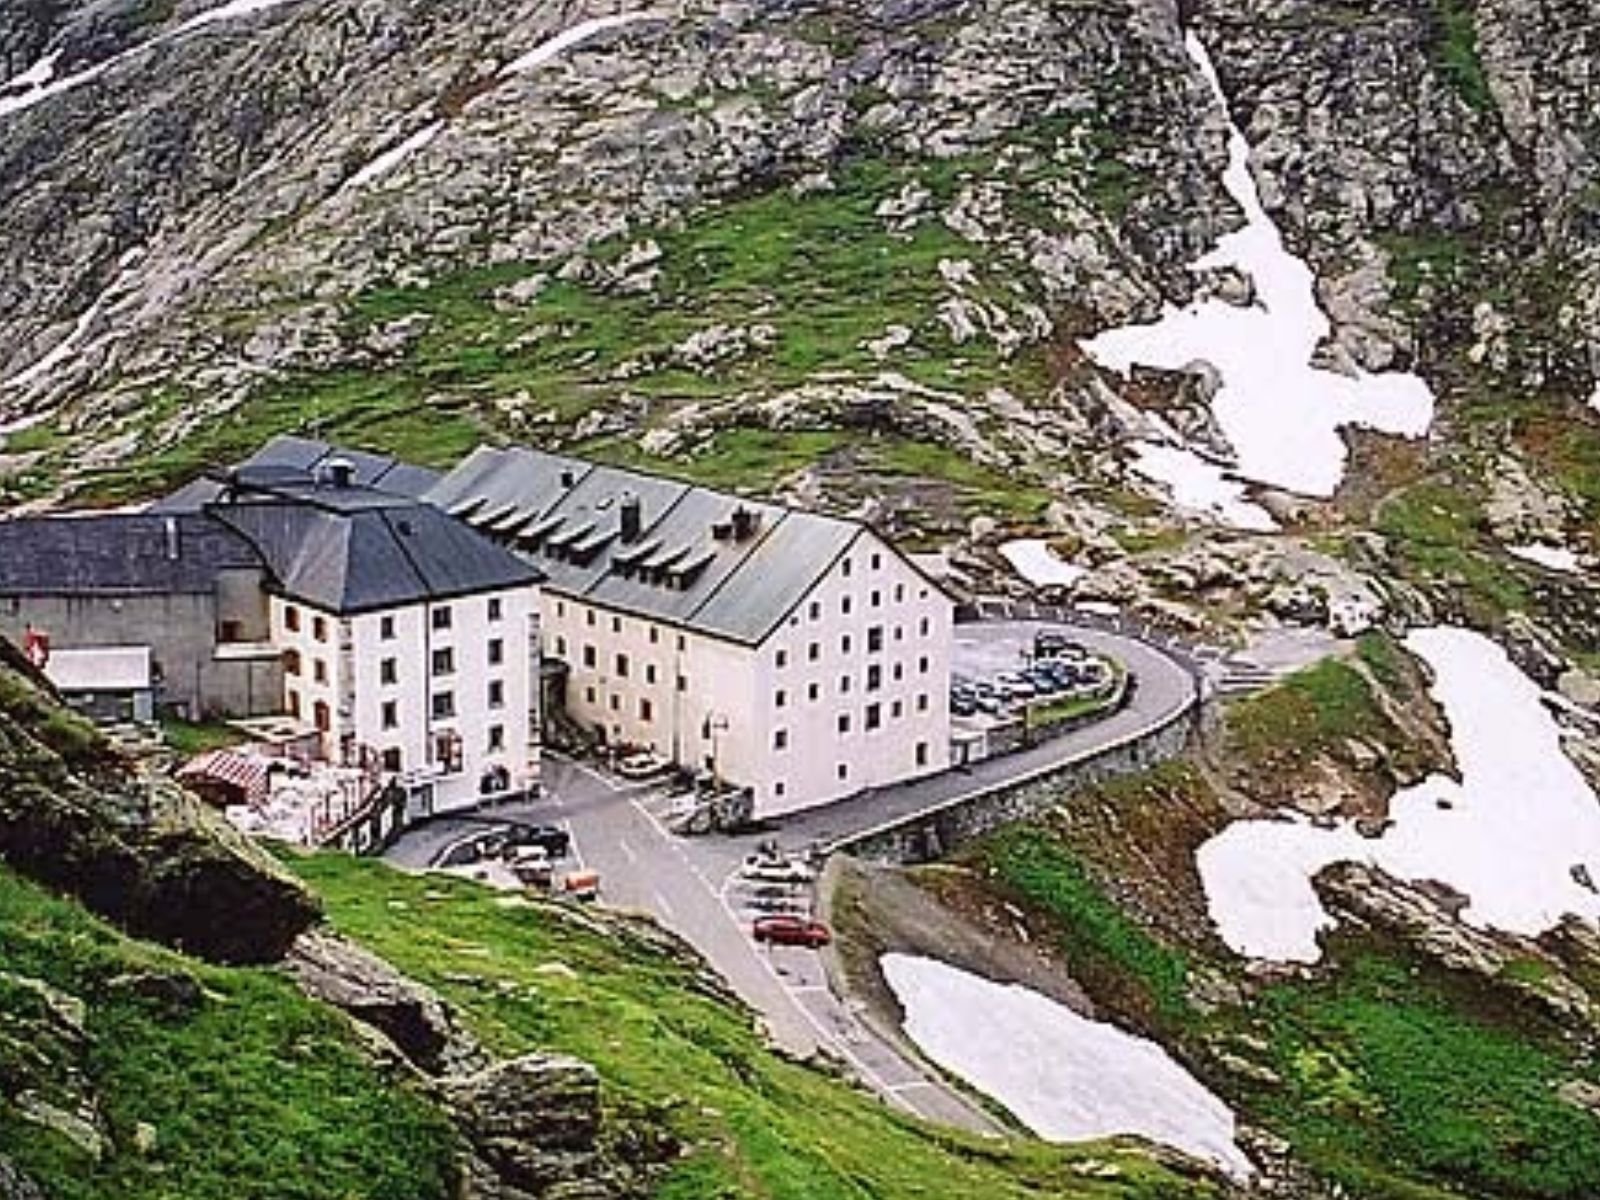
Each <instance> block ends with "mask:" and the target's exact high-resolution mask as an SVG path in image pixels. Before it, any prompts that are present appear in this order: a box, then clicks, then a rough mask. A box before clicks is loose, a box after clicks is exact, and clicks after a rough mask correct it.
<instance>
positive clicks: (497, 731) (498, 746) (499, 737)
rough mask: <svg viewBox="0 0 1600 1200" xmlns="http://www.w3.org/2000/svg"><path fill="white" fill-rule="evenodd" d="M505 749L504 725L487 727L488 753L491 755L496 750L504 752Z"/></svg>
mask: <svg viewBox="0 0 1600 1200" xmlns="http://www.w3.org/2000/svg"><path fill="white" fill-rule="evenodd" d="M505 748H506V727H505V726H504V725H491V726H489V742H488V749H489V752H490V753H491V754H493V753H494V752H495V751H496V750H504V749H505Z"/></svg>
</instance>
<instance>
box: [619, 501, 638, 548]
mask: <svg viewBox="0 0 1600 1200" xmlns="http://www.w3.org/2000/svg"><path fill="white" fill-rule="evenodd" d="M617 515H618V517H619V518H620V519H621V521H622V540H623V541H624V542H636V541H638V540H639V535H640V534H641V533H643V532H644V507H643V506H642V505H641V504H640V503H639V497H638V496H636V495H634V494H633V493H632V492H623V493H622V504H621V507H620V508H619V509H618V513H617Z"/></svg>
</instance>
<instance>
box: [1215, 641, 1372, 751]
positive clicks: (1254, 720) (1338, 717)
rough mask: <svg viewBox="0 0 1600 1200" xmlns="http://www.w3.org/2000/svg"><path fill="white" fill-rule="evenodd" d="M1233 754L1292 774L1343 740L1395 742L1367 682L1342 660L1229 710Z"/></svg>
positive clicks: (1292, 678)
mask: <svg viewBox="0 0 1600 1200" xmlns="http://www.w3.org/2000/svg"><path fill="white" fill-rule="evenodd" d="M1227 723H1228V747H1229V752H1230V753H1231V754H1233V755H1237V756H1238V758H1239V759H1240V760H1241V761H1242V762H1243V763H1245V764H1248V765H1250V766H1253V767H1258V768H1268V769H1282V770H1290V769H1293V768H1296V767H1299V766H1302V765H1304V764H1305V763H1307V762H1309V761H1310V760H1311V759H1313V758H1315V757H1316V756H1317V755H1319V754H1322V753H1324V752H1326V751H1328V750H1329V749H1330V748H1332V747H1333V746H1334V745H1335V744H1336V743H1337V742H1339V741H1340V740H1342V739H1344V738H1364V739H1368V740H1371V741H1378V742H1392V741H1394V740H1395V736H1394V735H1395V731H1394V730H1393V728H1392V726H1391V725H1390V724H1389V722H1388V720H1387V719H1386V718H1385V717H1384V716H1383V714H1382V712H1381V711H1380V710H1379V708H1378V706H1377V701H1376V700H1375V698H1374V697H1373V694H1372V687H1371V685H1370V684H1369V683H1368V682H1367V680H1366V679H1365V678H1364V677H1363V676H1362V675H1361V673H1360V672H1359V671H1357V670H1356V669H1355V668H1354V667H1351V666H1350V665H1349V664H1347V663H1343V662H1340V661H1338V660H1337V659H1331V658H1330V659H1324V660H1323V661H1322V662H1319V663H1316V664H1314V665H1313V666H1310V667H1307V668H1305V669H1304V670H1301V671H1297V672H1295V673H1294V674H1293V675H1290V676H1289V677H1288V678H1287V679H1285V680H1284V681H1283V682H1282V683H1280V684H1278V685H1277V686H1276V687H1272V688H1269V689H1268V690H1266V691H1264V692H1261V693H1259V694H1258V695H1255V696H1251V697H1249V698H1247V699H1244V700H1240V701H1238V702H1237V703H1236V704H1234V705H1233V706H1232V707H1231V708H1229V710H1228V714H1227Z"/></svg>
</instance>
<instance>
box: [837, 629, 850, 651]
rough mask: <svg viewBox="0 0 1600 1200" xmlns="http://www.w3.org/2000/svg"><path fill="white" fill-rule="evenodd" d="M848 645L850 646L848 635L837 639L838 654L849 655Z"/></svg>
mask: <svg viewBox="0 0 1600 1200" xmlns="http://www.w3.org/2000/svg"><path fill="white" fill-rule="evenodd" d="M850 645H851V642H850V635H849V634H848V633H847V634H845V635H844V636H843V637H842V638H840V639H839V653H840V654H849V653H850Z"/></svg>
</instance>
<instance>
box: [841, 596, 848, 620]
mask: <svg viewBox="0 0 1600 1200" xmlns="http://www.w3.org/2000/svg"><path fill="white" fill-rule="evenodd" d="M839 611H840V612H842V613H843V614H844V615H845V616H847V617H848V616H849V615H850V597H849V596H840V597H839Z"/></svg>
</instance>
